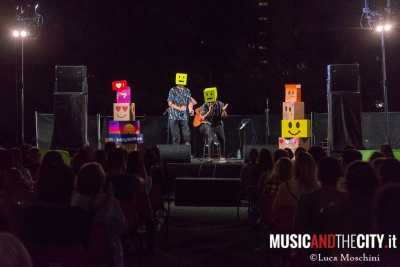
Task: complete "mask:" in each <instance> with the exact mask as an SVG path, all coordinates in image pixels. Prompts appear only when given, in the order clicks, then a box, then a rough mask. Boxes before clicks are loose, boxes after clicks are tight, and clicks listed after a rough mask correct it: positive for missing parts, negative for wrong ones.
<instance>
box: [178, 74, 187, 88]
mask: <svg viewBox="0 0 400 267" xmlns="http://www.w3.org/2000/svg"><path fill="white" fill-rule="evenodd" d="M186 81H187V74H185V73H177V74H176V78H175V83H176V85H186Z"/></svg>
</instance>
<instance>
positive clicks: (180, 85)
mask: <svg viewBox="0 0 400 267" xmlns="http://www.w3.org/2000/svg"><path fill="white" fill-rule="evenodd" d="M186 80H187V74H184V73H177V74H176V79H175V81H176V85H177V86H175V87H173V88H171V89H170V90H169V94H168V99H167V101H168V106H169V110H168V123H169V128H170V130H171V135H172V144H174V145H179V143H180V139H181V135H180V130H182V135H183V136H182V138H183V140H184V141H185V142H186V145H190V131H189V125H188V120H187V114H186V112H185V110H186V108H187V107H188V108H189V114H190V115H193V114H194V111H193V104H191V98H192V95H191V93H190V90H189V89H188V88H186V87H185V86H184V85H186Z"/></svg>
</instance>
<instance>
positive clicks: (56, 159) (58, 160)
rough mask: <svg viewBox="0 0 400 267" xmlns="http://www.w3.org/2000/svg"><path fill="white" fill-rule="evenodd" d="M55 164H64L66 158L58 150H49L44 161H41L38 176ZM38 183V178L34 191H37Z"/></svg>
mask: <svg viewBox="0 0 400 267" xmlns="http://www.w3.org/2000/svg"><path fill="white" fill-rule="evenodd" d="M53 165H64V160H63V158H62V156H61V154H60V153H58V152H57V151H49V152H47V153H46V154H45V155H44V157H43V159H42V162H41V163H40V166H39V170H38V176H37V177H38V178H39V177H40V176H41V175H43V173H44V172H45V171H46V170H47V169H48V168H50V166H53ZM37 183H38V179H36V181H35V182H34V184H33V191H35V192H36V191H37Z"/></svg>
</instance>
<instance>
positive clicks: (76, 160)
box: [71, 148, 89, 176]
mask: <svg viewBox="0 0 400 267" xmlns="http://www.w3.org/2000/svg"><path fill="white" fill-rule="evenodd" d="M88 162H89V157H88V155H87V153H86V151H85V150H84V149H82V148H80V149H78V151H77V152H76V153H75V154H74V155H73V156H72V159H71V169H72V172H73V173H74V175H75V176H78V172H79V170H80V169H81V167H82V166H83V165H85V164H86V163H88Z"/></svg>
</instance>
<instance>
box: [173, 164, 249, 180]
mask: <svg viewBox="0 0 400 267" xmlns="http://www.w3.org/2000/svg"><path fill="white" fill-rule="evenodd" d="M241 168H242V164H238V163H236V164H235V163H232V164H231V163H221V164H210V163H199V164H196V163H190V164H183V163H181V164H180V163H168V164H167V172H168V180H169V181H173V180H174V179H175V178H176V177H194V178H196V177H197V178H240V170H241Z"/></svg>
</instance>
